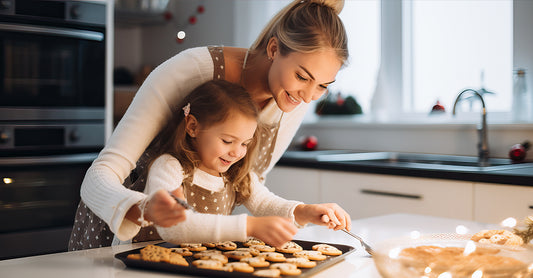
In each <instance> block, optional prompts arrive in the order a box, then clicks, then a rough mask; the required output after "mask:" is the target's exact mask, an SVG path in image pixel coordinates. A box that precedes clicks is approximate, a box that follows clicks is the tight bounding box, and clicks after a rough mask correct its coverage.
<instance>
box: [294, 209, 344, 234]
mask: <svg viewBox="0 0 533 278" xmlns="http://www.w3.org/2000/svg"><path fill="white" fill-rule="evenodd" d="M294 219H295V220H296V222H297V223H298V224H300V225H305V224H307V223H313V224H317V225H322V226H327V227H328V229H333V230H335V231H338V230H342V229H346V230H348V231H350V230H351V229H352V220H351V218H350V215H349V214H348V213H347V212H346V211H345V210H344V209H342V208H341V207H340V206H339V205H337V204H335V203H327V204H311V205H307V204H301V205H298V206H296V208H295V209H294Z"/></svg>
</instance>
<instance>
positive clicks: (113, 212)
mask: <svg viewBox="0 0 533 278" xmlns="http://www.w3.org/2000/svg"><path fill="white" fill-rule="evenodd" d="M211 79H213V61H212V58H211V55H210V54H209V51H208V49H207V47H198V48H192V49H188V50H185V51H182V52H180V53H179V54H177V55H175V56H174V57H172V58H170V59H168V60H167V61H165V62H164V63H162V64H161V65H159V66H158V67H157V68H156V69H155V70H154V71H152V73H151V74H150V75H149V76H148V78H147V79H146V81H145V82H144V83H143V85H142V86H141V87H140V88H139V91H138V92H137V94H136V96H135V98H134V99H133V102H132V104H131V105H130V107H129V108H128V110H127V111H126V113H125V115H124V116H123V118H122V120H121V121H120V122H119V124H118V126H117V127H116V129H115V131H114V132H113V134H112V135H111V137H110V138H109V139H108V141H107V142H106V146H105V147H104V149H103V150H102V151H101V152H100V154H99V156H98V158H96V160H95V161H94V162H93V164H92V165H91V167H90V168H89V169H88V170H87V173H86V175H85V178H84V180H83V183H82V185H81V198H82V200H83V201H84V202H85V204H86V205H87V206H88V207H89V208H90V209H91V210H92V211H93V212H94V213H95V214H96V215H98V216H99V217H100V218H101V219H102V220H104V221H105V222H106V223H107V224H108V225H109V227H110V229H111V231H112V232H113V233H115V235H116V236H117V237H118V238H119V239H120V240H128V239H131V238H132V237H133V236H135V235H136V234H137V232H138V231H139V229H140V227H139V226H138V225H136V224H135V223H133V222H131V221H129V220H127V219H125V215H126V212H127V211H128V210H129V209H130V207H131V206H133V205H134V204H136V203H138V202H139V201H141V200H142V199H143V198H145V197H146V195H145V194H144V193H143V192H136V191H132V190H129V189H127V188H125V187H124V186H123V185H122V183H123V182H124V179H125V178H126V177H127V176H128V175H129V174H130V172H131V170H132V169H133V168H135V165H136V162H137V160H138V159H139V157H140V156H141V155H142V153H143V152H144V150H145V149H146V147H147V146H148V144H149V143H150V142H151V141H152V139H153V138H154V137H155V136H156V135H157V133H159V131H160V130H161V129H162V127H163V125H164V124H165V123H166V121H167V120H168V119H170V116H171V113H172V111H173V110H175V109H178V108H176V106H177V105H178V104H179V103H180V101H181V100H182V99H183V97H185V96H186V95H187V94H189V93H190V92H191V91H192V90H193V89H194V88H195V87H197V86H199V85H200V84H202V83H204V82H206V81H208V80H211ZM307 108H308V105H307V104H305V103H302V104H300V106H298V107H297V108H296V109H295V110H293V111H292V112H290V113H285V115H284V116H283V119H282V121H281V124H280V129H279V133H278V138H277V141H276V145H275V149H274V153H273V155H272V161H271V163H270V166H269V168H268V169H267V171H266V172H268V171H270V169H272V167H273V166H274V164H275V163H276V162H277V161H278V160H279V158H280V157H281V155H282V154H283V152H284V151H285V149H286V148H287V147H288V145H289V143H290V141H291V140H292V138H293V136H294V134H295V132H296V130H297V129H298V127H299V125H300V123H301V122H302V119H303V117H304V115H305V112H306V111H307ZM280 113H281V111H280V110H279V108H278V107H277V105H276V103H275V102H274V101H271V102H270V103H269V104H267V106H266V107H265V108H264V109H262V111H261V113H260V119H261V120H262V121H264V122H266V123H274V122H276V121H277V120H279V116H280ZM263 175H266V173H264V174H263Z"/></svg>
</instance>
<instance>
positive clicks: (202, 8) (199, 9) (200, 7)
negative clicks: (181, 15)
mask: <svg viewBox="0 0 533 278" xmlns="http://www.w3.org/2000/svg"><path fill="white" fill-rule="evenodd" d="M196 11H197V12H198V13H199V14H203V13H204V12H205V8H204V6H203V5H200V6H198V8H197V9H196Z"/></svg>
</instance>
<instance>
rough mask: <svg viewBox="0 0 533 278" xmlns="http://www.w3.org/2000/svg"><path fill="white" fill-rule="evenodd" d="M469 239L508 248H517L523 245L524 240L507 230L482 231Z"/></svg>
mask: <svg viewBox="0 0 533 278" xmlns="http://www.w3.org/2000/svg"><path fill="white" fill-rule="evenodd" d="M470 239H471V240H473V241H477V242H479V243H484V244H499V245H508V246H519V245H522V244H524V240H523V239H522V238H521V237H520V236H518V235H516V234H515V233H513V232H511V231H507V230H483V231H480V232H478V233H476V234H474V235H473V236H472V237H471V238H470Z"/></svg>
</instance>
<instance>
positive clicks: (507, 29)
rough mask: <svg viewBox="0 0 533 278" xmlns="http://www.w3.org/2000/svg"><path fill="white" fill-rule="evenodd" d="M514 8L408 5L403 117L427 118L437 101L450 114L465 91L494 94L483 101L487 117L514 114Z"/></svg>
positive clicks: (421, 1) (488, 2) (500, 2)
mask: <svg viewBox="0 0 533 278" xmlns="http://www.w3.org/2000/svg"><path fill="white" fill-rule="evenodd" d="M512 6H513V3H512V0H497V1H495V0H475V1H473V0H470V1H438V0H432V1H427V0H411V1H404V4H403V49H404V65H403V66H404V70H405V72H404V74H403V76H404V82H405V83H404V89H405V90H404V94H403V111H405V112H415V113H428V112H429V111H430V109H431V107H432V106H433V105H434V104H435V102H436V101H437V100H440V102H441V103H442V104H443V105H444V106H445V108H446V109H447V110H451V109H452V107H453V104H454V101H455V98H456V96H457V95H458V93H459V92H460V91H462V90H463V89H465V88H472V89H475V90H478V89H480V88H482V87H484V88H485V89H486V90H488V91H490V92H493V93H494V94H485V95H484V100H485V103H486V106H487V110H488V111H490V112H508V111H510V108H511V99H512V71H513V65H512V54H513V51H512V48H513V36H512V34H513V10H512V9H513V7H512ZM476 104H479V102H477V101H476ZM469 106H471V103H470V104H469ZM475 111H479V109H475Z"/></svg>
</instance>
